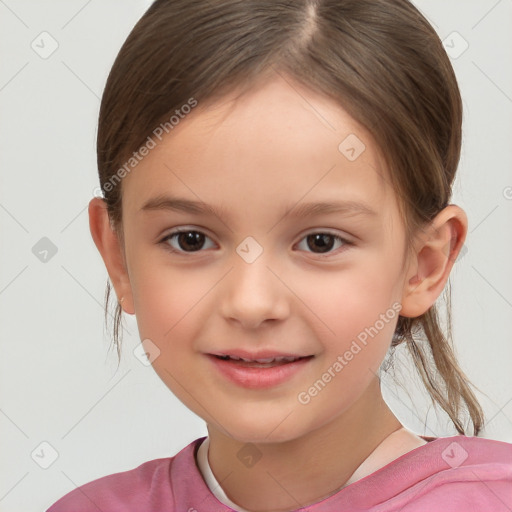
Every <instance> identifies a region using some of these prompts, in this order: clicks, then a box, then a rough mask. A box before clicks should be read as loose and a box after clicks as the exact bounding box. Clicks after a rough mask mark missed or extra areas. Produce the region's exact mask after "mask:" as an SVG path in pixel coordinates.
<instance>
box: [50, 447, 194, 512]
mask: <svg viewBox="0 0 512 512" xmlns="http://www.w3.org/2000/svg"><path fill="white" fill-rule="evenodd" d="M201 439H202V438H201ZM201 439H196V440H195V441H193V442H192V443H190V444H189V445H188V446H186V447H185V448H183V449H182V450H181V451H180V452H179V453H178V454H176V455H175V456H174V457H167V458H161V459H154V460H151V461H148V462H145V463H143V464H141V465H140V466H138V467H136V468H134V469H131V470H128V471H123V472H120V473H114V474H112V475H107V476H104V477H102V478H98V479H96V480H93V481H91V482H89V483H86V484H84V485H82V486H80V487H78V488H76V489H74V490H72V491H71V492H69V493H68V494H66V495H65V496H63V497H62V498H61V499H59V500H58V501H57V502H56V503H54V504H53V505H52V506H51V507H50V508H49V509H48V510H47V512H93V511H94V512H97V511H98V510H108V511H109V512H132V511H133V512H143V511H149V510H155V507H156V509H158V510H159V511H160V512H172V511H174V508H173V507H174V505H173V503H175V499H174V498H175V495H176V491H178V494H179V492H180V491H179V489H176V485H179V483H180V480H181V479H176V478H175V476H176V473H179V474H181V476H182V478H185V479H187V476H190V477H191V479H192V480H193V479H194V478H196V477H197V475H196V474H194V471H195V472H196V473H197V471H196V470H195V462H194V460H195V459H194V450H195V447H196V445H198V443H199V442H200V441H201ZM187 474H189V475H187ZM173 477H174V478H173Z"/></svg>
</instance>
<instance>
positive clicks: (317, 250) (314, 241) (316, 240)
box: [299, 233, 351, 255]
mask: <svg viewBox="0 0 512 512" xmlns="http://www.w3.org/2000/svg"><path fill="white" fill-rule="evenodd" d="M304 241H305V242H306V246H305V247H304V245H303V244H304ZM336 244H337V245H338V246H337V247H336ZM346 245H351V242H349V241H347V240H345V239H344V238H341V237H340V236H338V235H334V234H331V233H311V234H310V235H307V236H305V237H304V238H303V239H302V240H301V241H300V242H299V248H300V249H302V250H304V251H306V252H312V253H314V254H325V253H331V252H335V251H333V248H334V249H337V248H339V247H342V246H346ZM301 246H302V247H301ZM327 255H328V254H327Z"/></svg>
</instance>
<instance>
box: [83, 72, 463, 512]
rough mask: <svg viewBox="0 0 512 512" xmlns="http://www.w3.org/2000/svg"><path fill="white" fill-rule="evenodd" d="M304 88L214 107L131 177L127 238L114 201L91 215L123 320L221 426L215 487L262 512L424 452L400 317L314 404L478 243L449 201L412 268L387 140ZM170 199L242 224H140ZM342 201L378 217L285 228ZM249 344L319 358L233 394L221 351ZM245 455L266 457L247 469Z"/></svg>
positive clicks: (273, 85) (213, 433) (213, 220)
mask: <svg viewBox="0 0 512 512" xmlns="http://www.w3.org/2000/svg"><path fill="white" fill-rule="evenodd" d="M290 83H291V81H290V79H287V80H286V81H284V80H283V79H282V77H279V76H277V77H275V78H274V79H271V80H267V81H265V82H264V83H263V84H260V85H259V86H257V87H254V88H253V89H252V90H251V91H250V92H249V93H246V94H245V95H243V96H242V97H241V98H239V99H238V100H237V101H228V100H229V99H231V98H226V99H225V100H223V101H222V102H219V103H216V104H214V105H203V106H202V105H198V106H197V107H196V108H195V109H194V110H193V111H192V113H190V114H189V115H188V116H187V117H186V119H185V120H183V121H181V122H180V124H179V125H178V126H176V127H175V128H174V129H173V131H172V132H171V133H170V134H169V135H167V136H166V137H165V138H164V139H163V141H162V142H161V143H160V144H159V145H158V146H157V147H156V148H155V149H153V150H152V151H151V152H150V153H149V155H148V156H146V157H145V158H144V159H143V160H142V161H141V162H140V163H139V164H138V166H137V167H136V168H135V169H134V170H133V171H132V172H131V173H130V174H129V175H127V176H126V177H125V178H124V179H123V183H122V189H123V199H122V208H123V226H122V230H123V231H122V232H123V238H124V239H123V240H120V239H119V237H117V236H116V233H115V232H114V231H113V230H112V228H111V226H110V223H109V220H108V216H107V212H106V208H105V204H104V202H103V200H102V199H99V198H95V199H93V200H91V202H90V206H89V216H90V227H91V233H92V236H93V239H94V241H95V243H96V246H97V247H98V250H99V252H100V253H101V256H102V258H103V260H104V262H105V265H106V267H107V270H108V273H109V276H110V279H111V281H112V283H113V286H114V288H115V291H116V294H117V296H118V298H121V297H123V298H124V299H123V302H122V305H123V309H124V311H125V312H126V313H128V314H135V315H136V318H137V324H138V328H139V333H140V337H141V340H143V339H150V340H151V342H152V343H153V344H154V345H153V346H157V347H158V350H159V351H160V353H159V355H158V357H157V358H156V359H155V360H154V361H153V362H152V364H153V367H154V369H155V371H156V372H157V374H158V375H159V376H160V378H161V379H162V380H163V382H164V383H165V384H166V385H167V386H168V387H169V389H170V390H171V391H172V392H173V393H174V394H175V395H176V396H177V397H178V398H179V399H180V400H182V401H183V403H184V404H185V405H186V406H187V407H189V408H190V409H191V410H192V411H194V412H195V413H197V414H198V415H199V416H201V417H202V418H203V419H204V420H205V421H206V422H207V426H208V432H209V437H210V450H209V462H210V465H211V467H212V470H213V473H214V475H215V476H216V478H217V480H218V481H219V482H221V483H222V487H223V489H224V491H225V492H226V494H227V495H228V497H230V499H231V500H233V501H234V502H235V503H237V504H238V505H240V506H241V507H244V508H246V509H248V510H253V511H258V510H266V511H271V510H273V511H284V510H293V509H296V508H299V507H300V506H304V505H307V504H311V503H314V502H316V501H318V500H319V499H321V498H322V497H324V496H326V495H329V494H331V493H333V492H335V491H336V490H337V489H339V488H340V487H342V486H343V485H344V484H345V485H347V484H349V483H352V482H353V481H355V480H357V479H359V478H362V477H364V476H366V475H368V474H370V473H371V472H373V471H375V470H376V469H378V468H379V467H382V466H384V465H385V464H387V463H388V462H390V461H392V460H394V459H395V458H397V457H398V456H400V455H402V454H403V453H406V452H407V451H409V450H411V449H413V448H416V447H417V446H420V445H421V444H423V443H424V442H425V441H423V440H422V439H420V438H419V437H418V436H416V435H414V434H412V433H410V432H408V431H407V430H404V429H402V430H399V429H400V427H401V426H402V425H401V423H400V422H399V420H398V419H397V418H396V417H395V416H394V414H393V413H392V411H391V410H390V409H389V408H388V406H387V405H386V403H385V402H384V400H383V398H382V394H381V389H380V382H379V379H378V376H377V374H378V369H379V366H380V364H381V363H382V361H383V359H384V357H385V355H386V352H387V350H388V348H389V346H390V343H391V339H392V335H393V332H394V329H395V326H396V322H397V321H398V314H396V316H395V317H394V319H393V320H392V321H390V322H389V323H387V324H385V326H384V328H382V329H381V330H380V331H379V332H378V334H377V335H375V336H374V337H373V338H369V342H368V344H367V345H366V346H364V348H363V349H362V350H361V351H360V352H359V353H358V354H357V355H356V356H355V357H354V358H353V359H352V360H351V361H350V362H349V363H348V364H347V365H346V366H345V367H344V368H343V370H342V371H341V372H339V373H337V374H336V377H335V378H332V380H331V381H330V382H329V383H328V385H326V386H325V388H324V389H322V391H321V392H320V393H318V394H317V395H316V396H314V397H313V398H312V399H311V400H310V401H309V403H307V404H301V403H299V401H298V398H297V397H298V394H299V393H300V392H302V391H305V390H308V388H310V386H311V385H312V384H313V383H314V382H315V381H317V380H318V379H319V378H320V377H321V376H322V374H323V373H324V372H325V371H326V370H327V368H329V367H331V366H332V365H333V363H334V362H335V361H336V360H337V357H338V355H340V354H343V353H345V351H346V350H348V349H349V347H350V345H351V343H352V341H353V340H354V339H356V337H357V335H358V334H359V333H360V332H361V331H363V330H364V328H365V327H369V326H372V325H374V324H375V322H376V321H377V320H378V319H379V315H380V314H383V313H385V312H386V311H387V310H389V309H390V308H391V305H392V304H393V303H395V302H398V303H400V304H401V306H402V309H401V311H400V314H401V315H402V316H406V317H416V316H419V315H421V314H423V313H424V312H425V311H427V310H428V309H429V307H430V306H431V305H432V304H433V303H434V302H435V300H436V299H437V297H438V296H439V295H440V293H441V292H442V290H443V288H444V286H445V284H446V281H447V279H448V277H449V274H450V270H451V268H452V266H453V263H454V261H455V259H456V257H457V254H458V253H459V251H460V249H461V247H462V244H463V242H464V239H465V237H466V233H467V217H466V215H465V213H464V211H463V210H462V209H460V208H459V207H457V206H455V205H449V206H448V207H446V208H445V209H444V210H443V211H442V212H440V213H439V214H438V216H437V217H436V218H435V219H434V220H433V222H432V223H431V224H430V225H429V226H427V227H426V228H425V229H424V230H423V231H422V232H421V233H419V234H418V237H417V239H416V240H415V241H414V245H413V247H412V250H411V252H410V258H408V259H407V261H404V259H403V255H404V249H405V247H406V245H405V244H406V239H405V231H404V226H403V223H402V221H401V219H400V216H399V213H398V206H397V202H396V201H397V199H396V196H395V193H394V191H393V190H392V189H391V188H390V186H389V185H388V183H389V180H388V179H387V178H386V176H387V175H386V173H387V171H386V169H385V168H384V165H383V163H382V158H381V155H380V153H379V150H378V148H377V146H376V145H375V142H374V141H373V139H372V137H371V135H370V134H369V133H367V132H366V131H365V130H364V129H363V128H362V127H361V126H359V125H358V123H357V122H356V121H355V120H354V119H352V118H351V117H350V116H349V115H348V114H347V113H346V112H345V111H344V110H343V109H342V108H341V107H340V106H339V105H338V104H336V103H334V102H333V101H332V100H330V99H326V98H324V97H323V96H320V95H318V94H316V93H314V92H312V91H310V90H307V89H305V88H303V87H301V86H299V85H298V84H295V85H294V87H293V88H291V87H290ZM298 92H300V94H298ZM349 134H356V135H357V137H358V138H359V139H360V140H361V141H363V142H364V144H365V146H366V149H365V151H364V152H363V153H362V154H361V155H360V156H359V157H358V158H357V159H356V160H355V161H353V162H351V161H349V160H348V159H347V158H346V157H345V156H344V155H343V154H342V153H341V152H340V151H339V150H338V145H339V144H340V142H342V141H343V140H344V139H345V138H346V137H347V136H348V135H349ZM162 193H169V194H171V193H172V194H173V195H176V196H179V197H182V198H186V199H190V200H201V201H203V202H204V203H207V204H209V205H213V206H216V207H217V208H222V209H223V210H224V214H225V218H224V219H223V220H220V219H219V218H217V217H215V216H212V215H196V214H191V213H185V212H177V211H171V210H156V211H141V207H142V206H143V204H145V202H146V201H148V200H149V199H151V198H153V197H154V196H156V195H158V194H162ZM333 199H334V200H340V199H352V200H358V201H361V202H364V203H366V204H368V205H369V206H370V207H371V208H373V209H374V210H376V212H377V215H374V216H364V215H357V216H347V215H346V214H341V213H339V212H338V213H330V214H319V215H315V216H312V215H310V216H308V217H306V218H303V219H298V218H294V217H293V216H292V215H291V214H290V215H285V212H286V211H288V209H289V208H291V207H292V206H294V205H297V204H301V203H303V202H309V201H327V200H333ZM179 226H183V227H186V228H190V229H191V230H195V231H200V232H201V233H204V234H205V235H206V237H207V238H205V239H204V243H203V245H202V246H201V242H200V243H199V244H198V245H197V247H198V248H199V249H200V250H199V251H195V252H194V251H191V250H190V246H187V245H186V243H185V245H183V242H182V245H181V246H180V245H179V243H178V239H177V238H176V237H175V238H174V240H173V241H172V240H167V241H164V242H163V243H161V241H162V239H163V238H165V237H166V236H167V235H169V234H170V233H171V232H172V231H173V230H174V228H176V227H179ZM326 230H327V231H328V232H330V233H334V234H335V235H338V236H340V237H342V238H344V239H346V240H347V241H349V242H351V244H346V243H343V242H340V241H336V242H334V245H333V246H332V249H331V250H330V252H328V253H323V254H322V253H321V252H320V251H319V249H318V247H319V246H318V244H317V245H315V242H314V240H313V242H312V248H311V247H308V244H307V240H308V239H307V238H306V235H309V234H312V233H322V232H324V233H325V231H326ZM248 236H251V237H253V238H254V239H255V240H256V241H257V242H258V244H259V245H260V246H261V247H262V249H263V252H262V254H261V255H260V256H259V257H258V258H257V259H256V260H255V261H254V262H252V263H247V262H246V261H244V260H243V259H242V258H241V257H240V255H239V254H238V253H237V252H236V248H237V247H238V246H239V244H240V243H241V242H242V241H243V240H244V239H245V238H246V237H248ZM166 245H167V247H169V246H171V247H174V248H175V249H176V250H177V251H179V250H180V248H181V251H182V252H181V253H179V254H178V253H172V252H170V251H169V250H166ZM192 247H194V246H192ZM187 248H188V249H189V251H188V252H186V250H187ZM315 251H316V252H315ZM233 348H244V349H246V350H249V351H255V350H257V349H262V348H265V349H274V350H277V351H280V352H291V353H296V354H300V355H309V354H311V355H314V357H313V358H312V359H311V360H310V361H309V362H308V363H307V365H306V366H304V367H303V368H302V369H301V371H300V372H298V373H297V374H295V375H294V376H293V377H292V378H290V379H289V380H288V381H286V382H285V383H283V384H280V385H278V386H275V387H274V388H270V389H266V390H254V389H246V388H243V387H240V386H238V385H236V384H234V383H231V382H230V381H228V380H226V379H225V378H224V377H223V376H222V375H220V374H219V372H218V371H217V369H216V368H215V367H214V365H213V364H212V362H211V361H210V359H209V358H208V357H207V356H206V355H205V353H211V352H215V351H220V350H228V349H233ZM248 443H250V444H248ZM242 448H244V449H246V450H253V453H256V450H257V451H259V452H260V453H261V458H260V460H259V461H258V462H257V463H256V464H255V465H253V466H252V467H246V466H245V465H244V464H243V463H242V462H241V460H240V459H239V458H238V457H237V453H238V451H239V450H240V449H242ZM370 454H371V456H370ZM351 476H352V478H351Z"/></svg>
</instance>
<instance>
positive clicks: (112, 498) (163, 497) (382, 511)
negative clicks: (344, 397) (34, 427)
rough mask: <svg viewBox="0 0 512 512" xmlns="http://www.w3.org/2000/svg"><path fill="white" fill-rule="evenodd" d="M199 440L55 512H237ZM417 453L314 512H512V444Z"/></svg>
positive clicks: (474, 441) (434, 445) (453, 445)
mask: <svg viewBox="0 0 512 512" xmlns="http://www.w3.org/2000/svg"><path fill="white" fill-rule="evenodd" d="M204 439H205V438H204V437H202V438H200V439H196V440H195V441H193V442H192V443H190V444H189V445H188V446H186V447H185V448H183V450H181V451H180V452H179V453H178V454H177V455H175V456H174V457H167V458H163V459H155V460H151V461H149V462H146V463H144V464H141V465H140V466H138V467H137V468H135V469H132V470H130V471H124V472H122V473H115V474H113V475H108V476H105V477H102V478H99V479H97V480H93V481H92V482H89V483H87V484H85V485H82V486H81V487H79V488H78V489H74V490H73V491H71V492H69V493H68V494H66V495H65V496H64V497H63V498H61V499H60V500H59V501H57V502H56V503H55V504H54V505H52V506H51V507H50V508H49V509H48V510H47V512H98V511H101V512H229V511H231V510H232V509H230V508H229V507H227V506H226V505H223V504H222V503H220V502H219V501H218V500H217V498H216V497H215V496H214V495H213V494H212V493H211V491H210V490H209V488H208V486H207V485H206V483H205V482H204V480H203V478H202V476H201V473H200V471H199V469H198V467H197V465H196V462H195V454H196V452H197V448H198V447H199V445H200V444H201V442H202V441H203V440H204ZM423 439H425V440H427V441H429V442H428V443H427V444H425V445H423V446H420V447H418V448H415V449H413V450H411V451H410V452H408V453H406V454H404V455H402V456H401V457H398V458H397V459H395V460H394V461H393V462H390V463H389V464H387V465H386V466H384V467H382V468H380V469H378V470H377V471H375V472H373V473H371V474H370V475H368V476H366V477H364V478H361V479H360V480H357V481H356V482H353V483H352V484H350V485H348V486H347V487H344V488H343V489H341V490H340V491H338V492H337V493H336V494H334V495H332V496H330V497H329V498H326V499H324V500H322V501H319V502H317V503H315V504H314V505H310V506H308V507H306V508H305V509H302V510H307V512H344V511H347V512H348V511H350V512H358V511H361V512H362V511H371V512H391V511H396V512H398V511H400V512H420V511H421V512H511V511H512V444H510V443H505V442H502V441H494V440H490V439H483V438H478V437H466V436H452V437H438V438H431V437H423Z"/></svg>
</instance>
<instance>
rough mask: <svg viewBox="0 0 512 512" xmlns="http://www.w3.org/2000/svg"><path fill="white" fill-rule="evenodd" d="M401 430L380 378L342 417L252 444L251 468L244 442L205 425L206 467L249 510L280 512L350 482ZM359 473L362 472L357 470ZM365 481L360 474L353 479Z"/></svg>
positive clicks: (297, 506) (231, 496) (305, 503)
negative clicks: (243, 458) (256, 456)
mask: <svg viewBox="0 0 512 512" xmlns="http://www.w3.org/2000/svg"><path fill="white" fill-rule="evenodd" d="M401 427H402V425H401V424H400V422H399V421H398V420H397V419H396V417H395V416H394V414H393V413H392V412H391V410H390V409H389V408H388V406H387V405H386V403H385V402H384V400H383V398H382V395H381V392H380V385H379V381H378V379H375V380H374V381H372V384H370V386H368V388H367V389H366V390H365V392H364V393H363V394H362V396H361V397H360V398H359V399H358V400H357V401H356V402H355V403H354V404H353V405H352V406H351V407H350V408H349V409H348V410H346V411H345V412H344V413H343V414H342V415H340V416H339V417H337V418H335V419H334V420H333V421H331V422H329V423H328V424H326V425H324V426H322V427H320V428H318V429H316V430H314V431H312V432H308V433H307V434H305V435H304V436H301V437H300V438H297V439H292V440H289V441H285V442H279V443H261V444H256V443H254V444H255V446H256V448H257V449H258V450H259V452H261V459H260V460H259V461H258V462H257V463H256V464H254V465H251V466H250V467H246V466H244V464H241V462H240V459H239V458H238V457H239V455H238V452H239V450H240V449H241V448H243V447H244V446H245V445H246V443H244V442H241V441H237V440H235V439H232V438H230V437H228V436H226V434H225V433H224V432H222V431H220V430H218V429H216V428H215V427H214V426H212V425H208V432H209V439H210V448H209V455H208V459H209V463H210V466H211V468H212V472H213V474H214V475H215V478H216V479H217V481H218V482H219V483H220V485H221V486H222V488H223V489H224V492H225V493H226V495H227V496H228V497H229V498H230V499H231V500H232V501H233V502H234V503H237V504H238V505H239V506H240V507H243V508H244V509H247V510H251V511H263V510H265V511H267V512H284V511H289V510H295V509H298V508H300V507H304V506H307V505H310V504H312V503H315V502H317V501H319V500H321V499H323V498H325V497H327V496H329V495H331V494H333V493H334V492H336V491H337V490H338V489H340V488H341V487H343V486H344V485H345V484H348V483H351V481H349V480H350V477H351V476H352V475H353V473H354V472H355V471H356V469H358V468H359V466H361V464H362V463H363V461H364V460H365V459H366V458H367V457H368V456H369V455H370V454H371V453H372V452H373V451H374V450H375V449H376V448H377V446H378V445H379V444H380V443H381V442H382V441H383V440H384V439H386V438H387V437H388V436H389V435H390V434H392V433H393V432H395V431H396V430H398V429H400V428H401ZM361 469H362V468H361ZM363 476H366V475H365V473H364V471H362V472H361V471H358V473H357V477H358V479H359V478H362V477H363Z"/></svg>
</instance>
